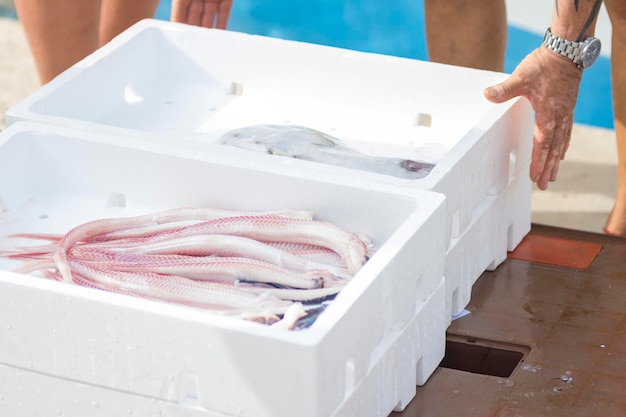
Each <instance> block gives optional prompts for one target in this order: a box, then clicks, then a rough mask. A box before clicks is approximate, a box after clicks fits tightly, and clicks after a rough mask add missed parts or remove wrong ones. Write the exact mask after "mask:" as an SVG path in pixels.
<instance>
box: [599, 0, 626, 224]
mask: <svg viewBox="0 0 626 417" xmlns="http://www.w3.org/2000/svg"><path fill="white" fill-rule="evenodd" d="M604 3H605V6H606V9H607V11H608V13H609V17H610V18H611V26H612V28H613V36H612V37H611V79H612V85H613V87H612V88H613V113H614V117H615V135H616V138H617V161H618V166H617V193H616V196H615V205H614V206H613V210H612V211H611V213H610V214H609V217H608V219H607V222H606V227H605V231H606V232H607V233H610V234H616V235H623V236H626V71H625V70H624V68H626V2H625V1H623V0H605V2H604Z"/></svg>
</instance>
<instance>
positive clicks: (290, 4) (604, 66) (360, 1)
mask: <svg viewBox="0 0 626 417" xmlns="http://www.w3.org/2000/svg"><path fill="white" fill-rule="evenodd" d="M169 14H170V0H161V2H160V4H159V8H158V10H157V13H156V16H155V17H156V18H158V19H163V20H168V19H169ZM228 28H229V29H230V30H234V31H239V32H245V33H252V34H258V35H265V36H273V37H278V38H283V39H290V40H297V41H303V42H311V43H316V44H322V45H330V46H337V47H341V48H348V49H354V50H358V51H365V52H375V53H380V54H386V55H395V56H401V57H406V58H414V59H421V60H426V59H428V53H427V50H426V42H425V41H424V11H423V2H421V1H416V0H394V1H380V0H369V1H364V0H343V1H337V0H316V1H294V0H263V1H259V0H235V1H234V3H233V10H232V12H231V17H230V21H229V26H228ZM508 39H509V42H508V47H507V51H506V61H505V71H506V72H512V71H513V70H514V69H515V67H516V66H517V64H518V63H519V62H520V61H521V60H522V59H523V58H524V57H525V56H526V54H528V53H529V52H531V51H532V50H533V49H535V48H536V47H537V46H538V45H540V44H541V41H542V36H540V35H537V34H535V33H532V32H528V31H525V30H521V29H518V28H515V27H512V26H510V27H509V37H508ZM611 103H612V98H611V80H610V65H609V59H608V58H606V57H601V58H600V59H599V60H598V62H597V63H596V64H595V65H594V66H593V67H592V68H590V69H588V70H585V72H584V75H583V80H582V83H581V87H580V95H579V99H578V104H577V107H576V110H575V114H574V116H575V122H576V123H581V124H588V125H593V126H598V127H605V128H610V129H612V128H613V109H612V104H611Z"/></svg>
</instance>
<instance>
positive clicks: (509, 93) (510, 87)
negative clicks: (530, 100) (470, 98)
mask: <svg viewBox="0 0 626 417" xmlns="http://www.w3.org/2000/svg"><path fill="white" fill-rule="evenodd" d="M483 94H484V95H485V98H486V99H487V100H489V101H491V102H492V103H504V102H505V101H508V100H510V99H512V98H514V97H518V96H521V95H522V91H521V86H520V84H519V82H518V81H517V79H516V78H514V77H513V76H510V77H509V78H507V79H506V80H504V81H503V82H501V83H500V84H496V85H492V86H490V87H487V88H485V90H484V92H483Z"/></svg>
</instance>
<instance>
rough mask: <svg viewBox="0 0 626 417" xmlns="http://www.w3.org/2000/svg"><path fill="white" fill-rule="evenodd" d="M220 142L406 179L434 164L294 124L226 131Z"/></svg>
mask: <svg viewBox="0 0 626 417" xmlns="http://www.w3.org/2000/svg"><path fill="white" fill-rule="evenodd" d="M218 143H220V144H222V145H228V146H234V147H237V148H242V149H248V150H252V151H257V152H264V153H268V154H270V155H279V156H286V157H290V158H296V159H304V160H307V161H313V162H320V163H324V164H329V165H336V166H341V167H345V168H352V169H358V170H361V171H368V172H375V173H378V174H385V175H391V176H394V177H399V178H406V179H419V178H424V177H425V176H427V175H428V174H429V173H430V171H431V170H432V169H433V167H434V166H435V165H434V164H431V163H427V162H420V161H414V160H410V159H401V158H390V157H384V156H373V155H367V154H364V153H361V152H359V151H357V150H355V149H353V148H350V147H349V146H347V145H345V144H343V143H342V142H341V141H340V140H339V139H337V138H334V137H332V136H329V135H327V134H325V133H323V132H320V131H318V130H314V129H309V128H307V127H302V126H294V125H255V126H248V127H243V128H240V129H234V130H231V131H229V132H226V133H225V134H224V135H223V136H222V137H221V138H220V140H219V142H218Z"/></svg>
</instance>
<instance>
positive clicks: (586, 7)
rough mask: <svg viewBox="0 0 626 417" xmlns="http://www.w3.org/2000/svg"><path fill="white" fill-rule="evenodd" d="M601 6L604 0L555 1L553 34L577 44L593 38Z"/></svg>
mask: <svg viewBox="0 0 626 417" xmlns="http://www.w3.org/2000/svg"><path fill="white" fill-rule="evenodd" d="M600 6H602V0H560V1H559V0H554V9H553V13H552V24H551V30H552V33H554V34H555V35H556V36H559V37H562V38H565V39H569V40H572V41H577V42H580V41H583V40H585V39H586V38H587V37H589V36H593V34H594V33H595V30H596V20H597V18H598V12H599V11H600Z"/></svg>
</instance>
